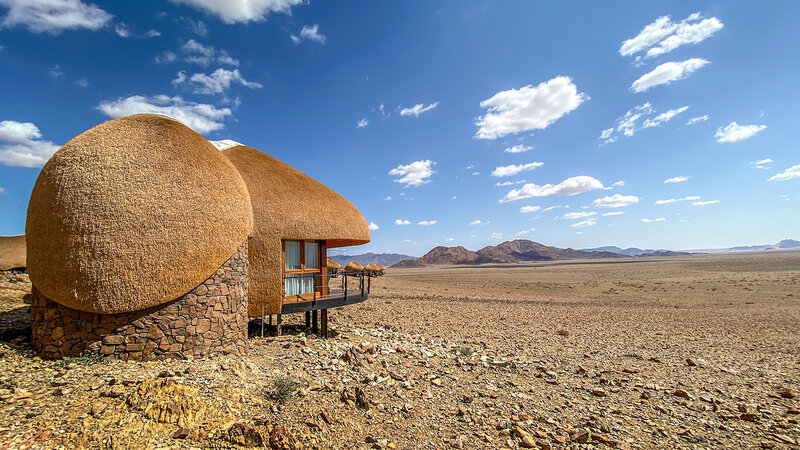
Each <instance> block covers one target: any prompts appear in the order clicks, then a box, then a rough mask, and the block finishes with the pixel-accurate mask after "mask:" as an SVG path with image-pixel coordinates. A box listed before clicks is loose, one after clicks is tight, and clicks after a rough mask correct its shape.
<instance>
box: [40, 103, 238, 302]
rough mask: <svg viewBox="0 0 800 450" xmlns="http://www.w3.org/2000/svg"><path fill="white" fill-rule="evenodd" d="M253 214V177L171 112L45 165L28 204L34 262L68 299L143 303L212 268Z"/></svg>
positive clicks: (72, 147)
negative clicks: (249, 182)
mask: <svg viewBox="0 0 800 450" xmlns="http://www.w3.org/2000/svg"><path fill="white" fill-rule="evenodd" d="M252 223H253V217H252V209H251V206H250V197H249V196H248V191H247V187H246V186H245V184H244V181H243V180H242V178H241V176H240V175H239V173H238V171H237V170H236V168H235V167H233V165H232V164H231V163H230V162H229V161H228V160H227V159H226V158H225V157H224V156H222V155H221V154H220V153H219V151H217V150H216V149H215V148H214V146H213V145H211V144H210V143H209V142H208V141H207V140H205V139H204V138H203V137H202V136H200V135H199V134H197V133H195V132H194V131H192V130H191V129H189V128H188V127H186V126H184V125H183V124H181V123H179V122H177V121H174V120H170V119H168V118H165V117H160V116H154V115H146V114H142V115H135V116H129V117H123V118H120V119H115V120H111V121H108V122H105V123H103V124H100V125H98V126H96V127H94V128H92V129H90V130H88V131H86V132H84V133H82V134H80V135H79V136H77V137H75V138H73V139H72V140H70V141H69V142H67V143H66V144H65V145H64V146H63V147H61V149H59V150H58V151H57V152H56V153H55V154H54V155H53V157H52V158H50V160H49V161H48V162H47V164H45V166H44V168H43V169H42V172H41V174H39V178H38V179H37V180H36V185H35V186H34V188H33V193H32V194H31V201H30V206H29V207H28V222H27V226H26V234H27V239H28V245H27V249H28V272H29V273H30V277H31V282H32V283H33V285H34V286H36V288H37V289H39V290H40V291H41V292H42V293H43V294H44V295H45V296H46V297H48V298H50V299H52V300H54V301H56V302H58V303H61V304H64V305H66V306H68V307H70V308H73V309H78V310H81V311H89V312H95V313H121V312H128V311H137V310H141V309H145V308H148V307H151V306H156V305H160V304H163V303H167V302H169V301H172V300H174V299H176V298H178V297H180V296H181V295H183V294H185V293H187V292H189V291H190V290H191V289H193V288H195V287H196V286H198V285H199V284H200V283H202V282H203V281H205V280H206V279H207V278H208V277H210V276H211V275H213V274H214V272H215V271H216V270H217V269H218V268H219V267H220V266H221V265H222V264H223V263H224V262H225V261H227V260H228V259H229V258H230V257H231V255H232V254H233V253H234V252H235V251H236V250H237V249H238V248H239V246H241V245H242V243H243V242H244V241H245V240H246V239H247V236H248V235H249V234H250V232H251V230H252Z"/></svg>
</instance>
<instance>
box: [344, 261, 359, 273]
mask: <svg viewBox="0 0 800 450" xmlns="http://www.w3.org/2000/svg"><path fill="white" fill-rule="evenodd" d="M362 270H364V266H362V265H361V264H359V263H357V262H355V261H350V262H349V263H347V265H346V266H344V271H345V272H347V273H358V272H361V271H362Z"/></svg>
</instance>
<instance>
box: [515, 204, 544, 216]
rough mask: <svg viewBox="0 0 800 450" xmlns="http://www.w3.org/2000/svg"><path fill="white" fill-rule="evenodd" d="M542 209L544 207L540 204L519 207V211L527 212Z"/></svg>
mask: <svg viewBox="0 0 800 450" xmlns="http://www.w3.org/2000/svg"><path fill="white" fill-rule="evenodd" d="M540 209H542V207H541V206H538V205H537V206H523V207H522V208H520V209H519V212H521V213H523V214H525V213H532V212H536V211H539V210H540Z"/></svg>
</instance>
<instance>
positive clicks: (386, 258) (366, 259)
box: [328, 253, 414, 267]
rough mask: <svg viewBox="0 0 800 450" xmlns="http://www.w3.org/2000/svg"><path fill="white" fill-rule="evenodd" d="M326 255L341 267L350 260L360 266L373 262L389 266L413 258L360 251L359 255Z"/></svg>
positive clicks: (397, 254) (396, 254)
mask: <svg viewBox="0 0 800 450" xmlns="http://www.w3.org/2000/svg"><path fill="white" fill-rule="evenodd" d="M328 257H329V258H330V259H332V260H334V261H336V262H337V263H339V264H341V265H342V267H344V266H346V265H347V263H349V262H350V261H355V262H357V263H359V264H361V265H362V266H366V265H367V264H369V263H375V264H380V265H382V266H386V267H389V266H393V265H395V264H397V263H399V262H400V261H403V260H408V259H414V257H413V256H408V255H401V254H399V253H362V254H360V255H328Z"/></svg>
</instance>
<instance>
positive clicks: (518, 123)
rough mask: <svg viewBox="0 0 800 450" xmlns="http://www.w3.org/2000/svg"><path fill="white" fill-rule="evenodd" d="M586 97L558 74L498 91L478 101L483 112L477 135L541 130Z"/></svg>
mask: <svg viewBox="0 0 800 450" xmlns="http://www.w3.org/2000/svg"><path fill="white" fill-rule="evenodd" d="M587 100H589V96H588V95H586V94H585V93H581V92H578V88H577V87H576V86H575V85H574V84H573V83H572V80H571V79H570V78H569V77H565V76H560V77H556V78H553V79H551V80H548V81H544V82H542V83H540V84H539V85H538V86H531V85H527V86H524V87H521V88H519V89H509V90H507V91H501V92H498V93H497V94H495V95H494V96H492V97H491V98H489V99H487V100H484V101H482V102H481V108H484V109H486V110H487V113H486V115H484V116H481V117H478V119H477V120H476V121H475V125H476V126H478V131H477V132H476V133H475V137H476V138H478V139H497V138H499V137H503V136H506V135H508V134H513V133H521V132H524V131H530V130H543V129H545V128H547V127H548V126H550V125H551V124H552V123H553V122H555V121H556V120H558V119H560V118H561V117H563V116H564V115H565V114H567V113H569V112H570V111H573V110H574V109H576V108H577V107H578V106H580V104H581V103H583V102H585V101H587Z"/></svg>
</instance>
